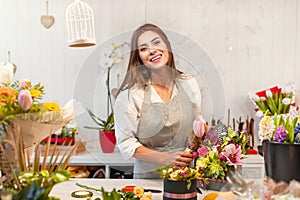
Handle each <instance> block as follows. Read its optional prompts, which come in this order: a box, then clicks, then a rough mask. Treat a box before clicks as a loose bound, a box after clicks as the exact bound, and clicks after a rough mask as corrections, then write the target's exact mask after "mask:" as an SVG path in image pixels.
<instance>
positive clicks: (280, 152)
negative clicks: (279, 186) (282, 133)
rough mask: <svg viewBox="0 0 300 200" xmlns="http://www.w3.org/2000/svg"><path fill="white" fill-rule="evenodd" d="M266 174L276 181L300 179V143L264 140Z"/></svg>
mask: <svg viewBox="0 0 300 200" xmlns="http://www.w3.org/2000/svg"><path fill="white" fill-rule="evenodd" d="M263 154H264V160H265V168H266V175H267V176H268V177H270V178H272V179H274V180H275V181H285V182H287V183H289V182H290V181H291V180H293V179H295V180H297V181H300V144H288V143H277V142H270V141H264V142H263Z"/></svg>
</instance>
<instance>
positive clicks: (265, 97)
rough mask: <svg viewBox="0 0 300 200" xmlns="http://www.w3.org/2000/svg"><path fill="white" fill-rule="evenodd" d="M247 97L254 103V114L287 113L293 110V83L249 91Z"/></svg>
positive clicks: (294, 108)
mask: <svg viewBox="0 0 300 200" xmlns="http://www.w3.org/2000/svg"><path fill="white" fill-rule="evenodd" d="M248 96H249V98H250V99H251V100H252V101H253V102H254V104H255V105H256V108H255V110H256V115H257V116H259V117H261V116H263V115H275V114H287V113H290V112H295V110H296V109H297V107H296V106H295V90H294V86H293V84H291V83H289V84H287V86H286V87H283V88H279V87H278V86H275V87H272V88H269V89H266V90H262V91H259V92H249V93H248Z"/></svg>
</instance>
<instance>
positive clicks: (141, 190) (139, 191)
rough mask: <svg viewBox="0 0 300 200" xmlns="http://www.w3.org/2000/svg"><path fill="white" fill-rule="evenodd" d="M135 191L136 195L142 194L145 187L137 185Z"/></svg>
mask: <svg viewBox="0 0 300 200" xmlns="http://www.w3.org/2000/svg"><path fill="white" fill-rule="evenodd" d="M133 193H134V194H135V195H136V196H138V197H139V196H142V195H143V194H144V189H143V188H141V187H139V186H135V187H134V188H133Z"/></svg>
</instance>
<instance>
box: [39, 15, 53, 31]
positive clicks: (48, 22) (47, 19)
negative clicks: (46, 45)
mask: <svg viewBox="0 0 300 200" xmlns="http://www.w3.org/2000/svg"><path fill="white" fill-rule="evenodd" d="M54 21H55V20H54V17H53V16H50V15H43V16H41V23H42V25H43V26H44V27H45V28H47V29H48V28H50V27H51V26H52V25H53V24H54Z"/></svg>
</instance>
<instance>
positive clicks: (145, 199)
mask: <svg viewBox="0 0 300 200" xmlns="http://www.w3.org/2000/svg"><path fill="white" fill-rule="evenodd" d="M140 200H152V193H151V192H145V193H144V195H143V196H142V197H141V198H140Z"/></svg>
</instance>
